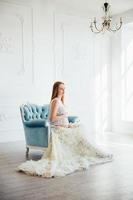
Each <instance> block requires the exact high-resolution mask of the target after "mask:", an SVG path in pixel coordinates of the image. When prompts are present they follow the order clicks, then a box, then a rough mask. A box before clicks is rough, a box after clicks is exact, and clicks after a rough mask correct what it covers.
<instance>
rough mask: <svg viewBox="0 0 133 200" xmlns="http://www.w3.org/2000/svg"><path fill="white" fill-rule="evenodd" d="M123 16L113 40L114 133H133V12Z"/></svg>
mask: <svg viewBox="0 0 133 200" xmlns="http://www.w3.org/2000/svg"><path fill="white" fill-rule="evenodd" d="M121 16H122V17H123V21H124V24H123V27H122V29H121V31H120V32H118V33H117V34H115V35H114V37H113V40H112V131H115V132H120V133H133V114H132V113H133V106H132V105H133V100H132V92H133V81H132V76H133V72H132V70H133V65H132V61H133V60H132V50H133V44H132V41H133V10H130V11H128V12H125V13H123V14H121ZM118 17H119V16H117V18H116V19H118Z"/></svg>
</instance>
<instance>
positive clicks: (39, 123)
mask: <svg viewBox="0 0 133 200" xmlns="http://www.w3.org/2000/svg"><path fill="white" fill-rule="evenodd" d="M24 124H25V126H27V127H47V126H49V122H48V120H47V119H34V120H31V121H25V122H24Z"/></svg>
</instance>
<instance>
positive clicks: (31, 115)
mask: <svg viewBox="0 0 133 200" xmlns="http://www.w3.org/2000/svg"><path fill="white" fill-rule="evenodd" d="M20 111H21V117H22V121H23V122H25V121H31V120H37V119H47V117H48V112H49V104H45V105H42V106H40V105H36V104H30V103H28V104H22V105H21V106H20Z"/></svg>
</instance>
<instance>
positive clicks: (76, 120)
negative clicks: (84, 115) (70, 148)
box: [68, 116, 79, 123]
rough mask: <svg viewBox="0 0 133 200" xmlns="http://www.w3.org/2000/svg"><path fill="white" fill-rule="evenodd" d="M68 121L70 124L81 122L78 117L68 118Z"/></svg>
mask: <svg viewBox="0 0 133 200" xmlns="http://www.w3.org/2000/svg"><path fill="white" fill-rule="evenodd" d="M68 121H69V123H76V122H79V117H78V116H68Z"/></svg>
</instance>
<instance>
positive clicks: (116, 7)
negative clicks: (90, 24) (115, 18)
mask: <svg viewBox="0 0 133 200" xmlns="http://www.w3.org/2000/svg"><path fill="white" fill-rule="evenodd" d="M104 2H105V0H54V3H56V4H61V5H65V6H66V7H67V8H69V9H75V10H76V11H80V12H85V13H88V12H90V11H91V12H100V13H101V12H102V9H101V7H102V6H103V4H104ZM107 2H108V3H109V4H110V5H111V10H112V14H113V15H114V14H119V13H122V12H125V11H127V10H130V9H132V8H133V0H108V1H107Z"/></svg>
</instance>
